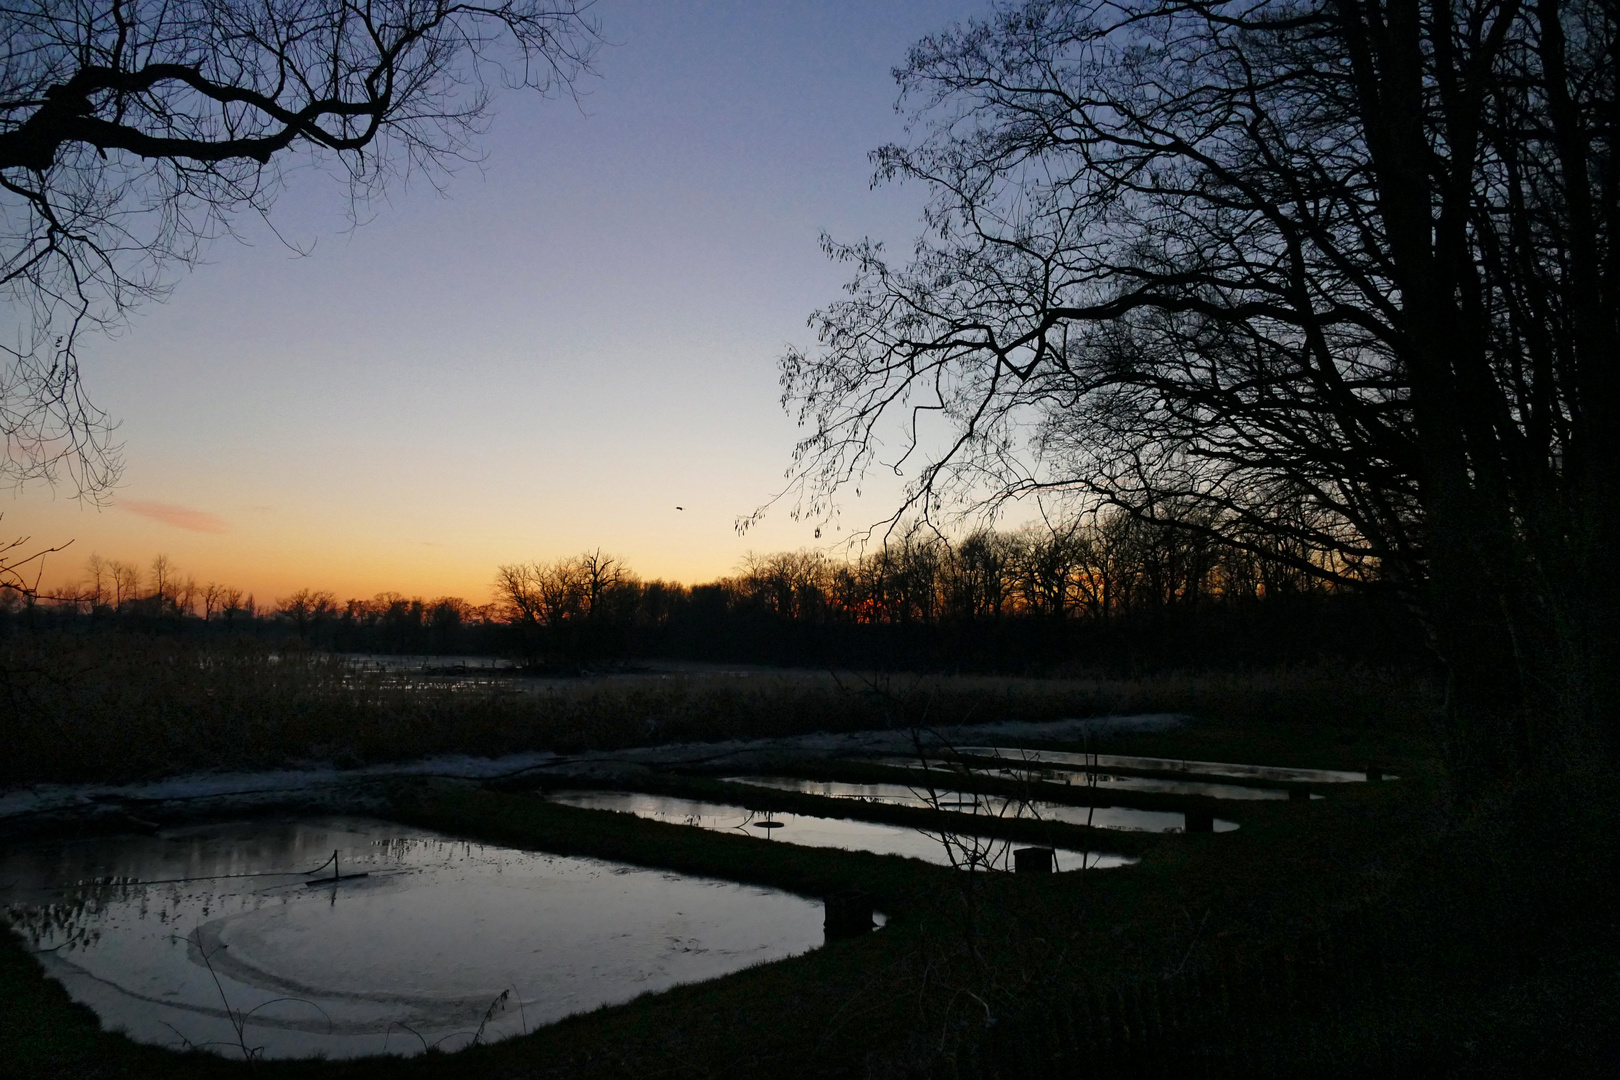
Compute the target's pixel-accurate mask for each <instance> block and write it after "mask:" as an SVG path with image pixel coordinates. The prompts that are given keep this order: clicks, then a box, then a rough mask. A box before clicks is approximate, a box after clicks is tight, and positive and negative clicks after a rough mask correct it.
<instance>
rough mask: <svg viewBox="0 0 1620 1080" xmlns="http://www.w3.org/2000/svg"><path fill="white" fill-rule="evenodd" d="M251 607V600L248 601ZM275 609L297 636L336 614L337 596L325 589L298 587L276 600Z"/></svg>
mask: <svg viewBox="0 0 1620 1080" xmlns="http://www.w3.org/2000/svg"><path fill="white" fill-rule="evenodd" d="M248 603H249V607H250V608H251V605H252V601H251V600H250V601H249V602H248ZM276 611H277V613H278V614H280V615H282V616H283V617H285V618H286V619H287V620H288V621H290V622H291V623H292V624H293V629H295V630H297V631H298V634H299V636H303V635H304V634H307V633H309V631H310V630H311V629H312V628H314V627H315V626H317V625H319V624H320V623H323V622H325V621H326V620H328V619H330V618H332V616H334V615H336V614H337V597H336V596H334V595H332V594H331V593H329V592H326V591H325V590H316V589H299V590H298V591H297V592H295V593H293V594H292V595H291V596H287V597H283V598H282V599H280V600H278V601H276Z"/></svg>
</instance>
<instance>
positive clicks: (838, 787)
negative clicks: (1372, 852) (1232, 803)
mask: <svg viewBox="0 0 1620 1080" xmlns="http://www.w3.org/2000/svg"><path fill="white" fill-rule="evenodd" d="M727 779H728V780H730V781H731V782H732V783H734V784H752V785H754V786H756V787H768V788H775V789H776V790H778V791H796V792H800V793H801V794H805V795H825V796H827V797H829V798H834V799H864V800H866V801H867V802H881V803H893V804H895V805H897V806H923V807H929V806H931V807H936V808H937V809H940V810H952V811H956V812H958V813H966V814H981V815H987V816H989V817H1009V818H1039V819H1040V820H1042V821H1061V822H1063V823H1064V824H1067V825H1089V826H1091V827H1092V828H1096V829H1130V830H1135V831H1138V832H1180V831H1182V830H1183V829H1184V828H1185V826H1186V817H1187V816H1186V815H1185V814H1183V813H1181V812H1180V811H1170V810H1133V809H1131V808H1129V807H1124V806H1069V805H1067V804H1064V803H1055V802H1046V801H1044V800H1018V799H1007V798H1003V797H1001V796H999V795H976V794H974V793H973V792H970V791H947V790H945V789H942V788H934V789H929V788H925V787H912V786H910V785H907V784H850V783H845V782H843V781H839V780H800V779H798V778H797V777H789V776H731V777H727ZM1237 827H1238V825H1237V822H1235V821H1227V820H1225V819H1223V818H1215V819H1214V831H1215V832H1231V831H1232V830H1233V829H1236V828H1237Z"/></svg>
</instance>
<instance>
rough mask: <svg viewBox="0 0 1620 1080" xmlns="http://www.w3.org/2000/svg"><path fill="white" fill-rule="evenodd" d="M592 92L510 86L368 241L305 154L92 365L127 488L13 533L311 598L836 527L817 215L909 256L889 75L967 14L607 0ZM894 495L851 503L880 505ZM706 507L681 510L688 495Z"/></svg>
mask: <svg viewBox="0 0 1620 1080" xmlns="http://www.w3.org/2000/svg"><path fill="white" fill-rule="evenodd" d="M594 10H595V13H596V15H597V17H598V19H599V20H600V22H601V25H602V29H603V33H604V36H605V38H606V39H607V41H608V42H609V44H607V45H606V46H605V47H604V48H602V50H601V52H600V53H599V55H598V58H597V62H596V68H597V72H598V75H597V76H596V77H593V78H589V79H587V80H586V81H585V82H583V83H582V84H581V87H580V89H581V90H582V91H583V96H582V97H581V99H580V101H579V102H578V103H577V104H576V103H575V102H574V101H571V100H568V99H561V100H556V99H554V100H543V99H540V98H539V97H537V96H535V95H532V94H527V95H525V94H518V93H514V92H510V91H508V92H504V93H502V94H501V95H500V96H498V97H497V99H496V103H495V106H496V112H495V116H494V118H493V122H492V123H491V125H490V128H489V131H488V133H487V134H486V135H485V136H484V137H483V138H482V139H481V141H480V145H481V148H482V149H483V150H484V152H485V155H486V157H485V160H484V161H483V163H482V165H481V166H469V167H466V168H463V169H461V170H460V171H459V172H458V173H457V174H456V175H454V176H453V177H451V178H449V180H448V181H447V182H446V183H444V184H443V185H442V188H443V190H442V192H441V191H437V190H434V188H433V186H432V185H429V184H426V183H413V184H410V185H408V186H396V187H395V188H394V189H393V190H392V192H391V193H390V197H389V199H388V201H387V202H386V203H383V204H379V205H377V206H375V207H374V208H373V213H372V215H371V217H370V219H369V220H368V221H366V222H365V223H364V224H363V225H362V226H361V227H360V228H358V229H353V230H348V229H347V228H346V221H345V217H344V212H343V211H344V205H345V204H344V200H343V197H342V195H343V192H342V191H341V189H340V188H339V187H338V186H336V185H334V184H333V183H331V182H330V180H329V179H328V178H327V177H324V176H322V175H319V174H315V173H311V172H304V173H298V174H295V175H294V177H293V179H292V181H291V183H290V185H289V187H288V190H287V191H286V193H285V195H284V196H283V197H282V199H281V201H280V202H279V204H278V205H277V207H276V213H275V216H274V218H273V220H274V222H275V224H276V226H277V229H278V230H279V232H280V233H281V234H282V235H283V236H285V237H286V238H287V239H288V240H290V241H291V242H292V243H294V244H296V245H298V246H300V247H303V248H308V249H310V253H309V254H307V255H304V256H297V255H295V254H294V253H293V252H291V251H290V250H289V249H288V248H287V247H286V246H284V245H283V244H281V243H280V242H278V241H277V239H276V238H275V236H274V235H272V234H271V233H270V232H269V231H268V230H267V229H265V228H264V227H263V226H262V225H258V224H257V223H254V222H243V223H242V228H243V232H244V236H245V239H246V242H245V243H237V242H233V241H230V240H225V241H221V242H217V243H215V244H213V245H212V246H211V247H210V248H209V249H208V251H207V256H206V258H207V261H206V264H205V265H203V266H201V267H199V268H198V269H196V270H195V271H193V272H191V273H190V274H188V275H186V276H185V277H183V278H181V279H180V280H179V281H178V284H177V288H176V289H175V291H174V294H173V296H172V297H171V298H170V299H169V300H168V301H167V302H166V303H163V304H161V305H154V306H151V307H149V308H147V309H145V310H144V311H143V312H142V313H141V314H140V315H139V316H137V317H136V318H135V320H134V321H133V323H132V324H131V325H130V327H129V328H128V329H127V330H126V331H125V332H124V333H122V334H121V335H120V336H119V337H118V338H117V339H116V340H110V341H98V342H92V343H91V344H90V346H89V347H88V348H87V349H86V351H85V358H86V376H87V379H88V381H89V385H90V388H91V390H92V392H93V394H94V395H95V397H96V399H97V400H98V401H99V403H100V404H101V405H102V406H103V407H105V408H106V409H108V410H109V411H110V412H112V413H113V414H114V415H116V416H117V417H119V418H120V419H121V420H122V423H123V427H122V430H121V434H122V437H123V440H124V443H125V446H126V453H127V458H128V468H127V471H126V475H125V480H124V484H123V486H122V487H121V488H120V489H119V491H118V494H117V498H116V500H115V503H114V505H113V506H112V507H111V508H109V509H104V510H95V509H89V508H84V507H82V506H80V505H79V504H78V503H76V502H74V501H73V500H72V499H71V498H69V497H68V494H69V493H67V492H63V491H56V492H52V491H49V490H47V489H38V488H35V489H29V490H26V491H24V492H22V493H21V494H20V495H19V496H17V497H16V498H14V499H13V500H11V503H10V505H9V506H7V507H6V508H5V517H4V525H3V527H4V528H5V529H7V530H8V532H10V533H11V534H14V535H15V534H30V535H32V536H33V537H34V539H35V540H36V542H49V543H57V542H61V541H64V540H68V539H73V540H74V541H75V542H74V544H73V547H72V548H71V549H70V551H69V552H68V553H66V554H65V555H62V556H55V557H53V561H52V562H51V564H50V569H49V570H48V571H47V575H46V576H47V581H48V582H49V581H51V580H60V579H61V578H63V577H71V576H72V575H73V574H74V573H76V572H77V570H78V568H79V567H80V566H82V564H83V561H84V559H85V557H87V556H88V555H89V554H90V553H91V552H92V551H95V552H98V553H99V554H101V555H102V556H103V557H106V558H115V559H123V560H126V561H131V562H140V563H143V564H144V563H146V562H149V561H150V559H151V557H152V556H153V555H155V554H157V553H159V552H164V553H167V554H169V555H170V557H171V558H172V559H173V561H174V562H175V563H177V564H178V565H179V566H180V568H181V570H182V572H183V573H191V574H193V575H195V576H196V577H197V578H198V580H216V581H223V582H228V583H232V584H236V585H238V586H240V587H244V588H248V589H251V590H253V591H255V592H256V593H257V594H259V596H260V598H261V599H264V598H266V597H269V596H274V595H283V594H285V593H287V592H290V591H291V590H292V589H295V588H298V587H302V586H306V585H307V586H312V587H317V588H329V589H333V590H335V591H337V592H339V593H340V594H342V595H346V596H350V595H352V596H363V595H369V594H371V593H373V592H377V591H380V590H383V589H396V590H399V591H402V592H406V593H420V594H427V595H437V594H456V595H463V596H466V597H467V598H469V599H473V600H475V601H481V600H482V599H484V598H485V597H486V595H487V593H488V584H489V582H490V580H491V578H492V576H493V572H494V568H495V566H496V565H497V564H498V563H502V562H511V561H516V560H522V559H532V558H553V557H557V556H560V555H566V554H570V553H573V552H576V551H579V550H583V549H586V548H596V547H601V548H603V549H604V550H607V551H612V552H617V553H619V554H622V555H623V556H625V557H626V558H627V559H628V560H629V561H630V563H631V564H632V565H633V566H634V567H636V568H637V569H638V570H639V571H640V572H641V573H642V574H643V575H644V576H663V577H672V578H676V579H681V580H686V581H694V580H701V579H706V578H712V577H714V576H718V575H720V574H723V573H726V572H728V571H729V570H730V569H731V568H733V567H734V566H735V565H736V564H737V562H738V560H739V559H740V557H741V556H742V554H743V553H744V552H745V551H747V550H749V549H754V550H776V549H783V548H797V547H800V546H805V545H809V544H812V543H813V542H814V541H813V537H812V532H811V526H809V525H807V524H798V523H794V522H792V521H791V520H790V519H789V517H788V515H787V514H786V513H785V512H776V513H773V514H771V515H770V516H769V517H768V518H767V520H766V522H765V524H764V525H763V526H761V527H759V528H758V529H756V530H755V531H754V532H751V533H750V534H749V535H748V536H747V537H742V538H739V537H738V536H737V535H736V534H735V532H734V530H733V522H734V520H735V519H736V517H737V516H738V515H740V514H746V513H748V512H750V511H752V510H753V509H754V508H755V507H757V506H758V505H760V504H761V503H762V502H763V501H764V500H765V499H767V498H768V497H769V496H770V495H771V494H772V492H773V491H774V490H775V489H776V488H778V487H779V486H780V484H781V482H782V472H783V469H784V468H785V467H786V466H787V464H788V459H789V452H790V450H791V446H792V443H793V440H794V438H795V432H796V429H795V428H794V425H793V423H792V421H791V420H790V418H788V417H787V416H785V415H784V414H783V412H782V410H781V408H780V407H779V405H778V404H777V397H778V387H777V371H776V357H777V356H778V355H779V354H780V353H781V351H782V350H783V348H784V346H786V345H787V344H788V343H789V342H795V343H801V344H809V343H810V336H811V335H810V332H809V331H808V330H807V329H806V326H805V318H806V316H807V315H808V314H809V312H810V311H811V310H812V309H814V308H815V307H817V306H820V305H822V304H824V303H826V302H828V301H830V300H833V299H835V298H836V296H837V295H838V287H839V286H840V285H841V284H842V282H843V280H844V277H845V276H846V272H845V270H844V269H843V268H840V267H838V266H835V265H832V264H830V263H828V262H827V260H826V259H825V258H824V257H823V255H822V254H821V252H820V250H819V248H818V247H817V237H818V235H819V234H820V233H821V232H823V231H828V232H831V233H832V234H833V235H835V236H837V237H839V238H855V237H858V236H861V235H871V236H874V237H879V238H883V239H886V240H887V241H888V242H889V243H890V245H891V246H892V247H900V248H901V249H904V248H906V247H908V246H909V244H910V243H911V241H912V238H913V236H914V235H915V233H916V231H917V227H918V226H917V217H918V212H919V210H920V207H921V201H922V198H923V192H922V191H921V190H919V189H915V188H906V187H885V188H880V189H878V190H876V191H874V190H872V189H871V187H870V180H871V167H870V165H869V163H868V160H867V156H866V155H867V153H868V151H870V150H871V149H873V148H874V147H876V146H878V145H880V144H881V143H884V142H886V141H890V140H894V139H897V138H901V137H902V136H903V118H902V117H901V116H899V115H897V113H896V112H895V109H894V104H895V99H896V87H895V84H894V81H893V78H892V76H891V69H892V68H893V67H894V66H895V65H897V64H899V63H901V62H902V61H903V59H904V57H905V53H906V50H907V48H908V47H909V46H910V45H911V44H912V43H913V42H914V41H915V40H916V39H918V38H920V37H921V36H923V35H925V34H927V33H931V32H934V31H937V30H939V29H941V28H943V27H945V26H947V25H949V24H950V23H951V22H953V21H955V20H957V19H960V18H963V17H967V16H971V15H973V14H976V13H979V12H980V10H981V6H980V5H978V4H973V3H934V2H913V3H882V2H876V0H867V2H862V3H853V2H842V0H820V2H814V3H810V2H804V3H801V2H773V3H761V2H755V3H735V2H712V3H698V2H664V3H650V2H636V0H600V2H599V3H598V4H597V5H596V7H595V9H594ZM889 498H892V488H888V487H884V486H883V485H881V484H880V485H879V486H878V487H877V488H875V489H873V490H872V491H871V492H870V493H869V494H868V495H867V496H866V498H865V499H863V500H862V501H861V502H858V503H853V504H851V505H850V507H849V508H848V511H847V513H846V520H847V521H848V522H849V523H851V524H864V523H866V522H868V521H870V520H874V519H876V518H879V517H881V516H883V515H884V514H885V513H886V512H887V510H888V508H889V507H888V503H887V499H889ZM677 505H680V506H684V507H685V510H682V511H677V510H675V509H674V508H675V507H676V506H677Z"/></svg>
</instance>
